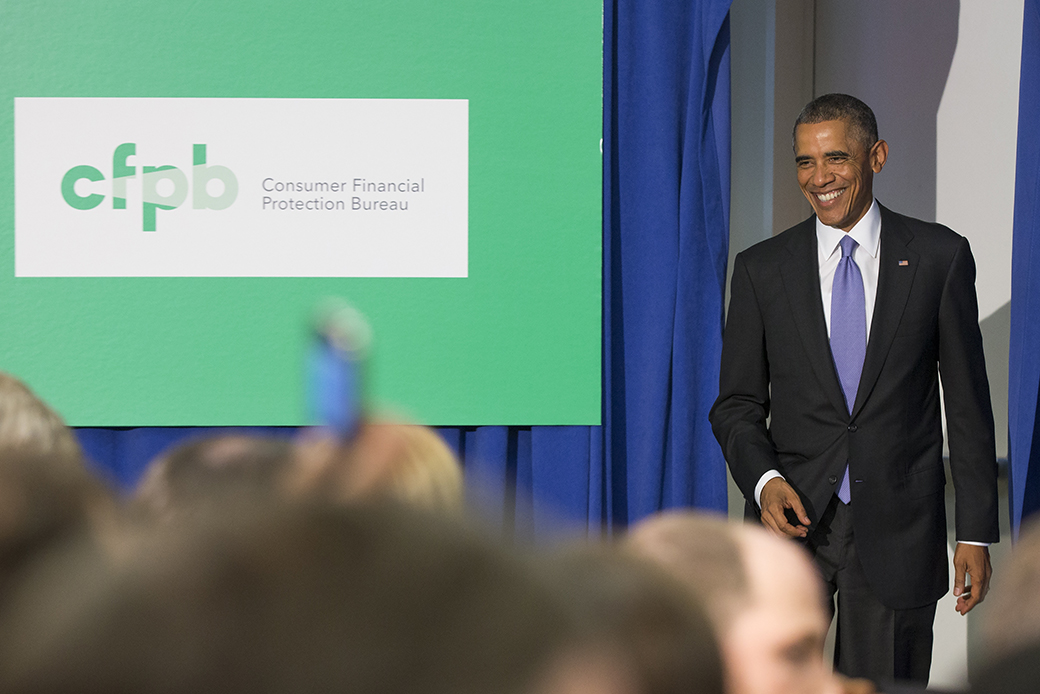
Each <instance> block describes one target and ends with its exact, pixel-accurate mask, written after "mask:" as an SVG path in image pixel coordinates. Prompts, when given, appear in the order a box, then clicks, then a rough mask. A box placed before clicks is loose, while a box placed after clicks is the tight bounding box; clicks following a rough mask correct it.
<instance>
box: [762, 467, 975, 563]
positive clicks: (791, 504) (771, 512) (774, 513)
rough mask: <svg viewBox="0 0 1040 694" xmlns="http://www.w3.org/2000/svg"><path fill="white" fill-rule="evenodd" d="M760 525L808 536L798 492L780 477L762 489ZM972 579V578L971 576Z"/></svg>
mask: <svg viewBox="0 0 1040 694" xmlns="http://www.w3.org/2000/svg"><path fill="white" fill-rule="evenodd" d="M760 500H761V502H762V524H763V525H765V526H766V527H767V528H769V529H770V530H772V531H773V532H774V533H776V534H777V535H779V536H780V537H806V536H807V535H808V534H809V530H808V527H809V516H808V515H806V513H805V507H804V506H802V500H801V499H799V498H798V492H796V491H795V490H794V488H793V487H792V486H791V485H789V484H788V483H787V481H786V480H784V478H782V477H774V478H773V479H771V480H769V481H768V482H766V486H764V487H762V495H761V497H760ZM787 509H791V510H792V511H794V514H795V516H797V517H798V520H799V521H800V522H801V525H791V523H790V522H788V520H787V515H786V514H785V511H786V510H787ZM973 579H974V576H973Z"/></svg>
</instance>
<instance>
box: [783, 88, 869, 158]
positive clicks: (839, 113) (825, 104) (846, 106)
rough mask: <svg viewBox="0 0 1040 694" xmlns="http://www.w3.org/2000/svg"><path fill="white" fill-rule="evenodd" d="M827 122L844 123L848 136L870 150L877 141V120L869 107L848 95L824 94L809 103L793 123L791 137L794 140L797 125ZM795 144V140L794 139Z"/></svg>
mask: <svg viewBox="0 0 1040 694" xmlns="http://www.w3.org/2000/svg"><path fill="white" fill-rule="evenodd" d="M829 120H840V121H844V122H845V124H846V125H847V126H848V127H849V130H850V135H852V136H853V137H855V138H856V139H858V140H859V141H860V142H862V143H863V146H864V147H866V148H867V149H870V148H871V147H873V146H874V143H875V142H877V141H878V129H877V119H876V118H874V112H873V111H871V110H870V107H869V106H867V105H866V104H865V103H863V102H862V101H860V100H859V99H857V98H856V97H854V96H849V95H848V94H824V95H823V96H819V97H816V98H815V99H813V100H812V101H810V102H809V103H808V104H807V105H806V107H805V108H803V109H802V112H801V113H800V114H798V119H797V120H796V121H795V122H794V131H793V132H792V134H791V136H792V139H794V138H796V136H797V133H798V126H799V125H815V124H817V123H823V122H825V121H829ZM794 141H795V142H796V143H797V140H796V139H794Z"/></svg>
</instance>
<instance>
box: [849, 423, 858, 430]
mask: <svg viewBox="0 0 1040 694" xmlns="http://www.w3.org/2000/svg"><path fill="white" fill-rule="evenodd" d="M857 429H859V427H858V426H856V425H855V424H850V425H849V431H851V432H855V431H856V430H857Z"/></svg>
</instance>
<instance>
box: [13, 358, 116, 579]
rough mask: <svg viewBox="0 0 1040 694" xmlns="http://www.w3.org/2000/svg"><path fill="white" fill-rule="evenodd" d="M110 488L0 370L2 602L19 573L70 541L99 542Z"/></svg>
mask: <svg viewBox="0 0 1040 694" xmlns="http://www.w3.org/2000/svg"><path fill="white" fill-rule="evenodd" d="M115 524H116V505H115V500H114V498H113V496H112V494H111V491H110V490H109V489H108V488H107V487H106V486H105V485H104V484H103V483H102V482H101V481H100V480H98V479H97V478H96V477H95V476H94V475H92V474H91V473H90V471H89V470H87V468H86V466H85V464H84V461H83V455H82V452H81V450H80V447H79V444H78V443H77V442H76V438H75V436H74V435H73V433H72V430H70V429H69V427H67V426H66V425H65V422H64V421H63V420H62V418H61V416H60V415H59V414H58V413H57V412H55V411H54V410H53V409H51V408H50V407H49V406H48V405H47V403H45V402H43V400H41V399H40V398H39V397H37V396H36V394H35V393H33V392H32V390H30V389H29V387H28V386H26V385H25V384H24V383H22V382H21V381H20V380H18V379H17V378H15V377H13V376H11V375H9V374H7V373H3V372H0V599H3V598H4V597H5V596H6V594H7V593H8V592H9V590H10V587H11V585H12V584H13V583H14V581H15V580H16V578H17V577H18V576H19V575H20V574H21V573H22V572H23V571H24V570H25V568H26V567H27V566H28V565H30V564H31V563H33V562H34V561H38V560H42V559H43V558H44V557H46V555H48V554H49V553H50V551H51V550H54V549H55V548H57V547H60V546H62V545H63V544H65V543H66V542H67V541H70V540H71V539H73V538H77V539H78V538H90V540H91V541H94V542H98V541H105V540H107V539H108V538H109V537H111V536H112V535H113V533H114V530H115Z"/></svg>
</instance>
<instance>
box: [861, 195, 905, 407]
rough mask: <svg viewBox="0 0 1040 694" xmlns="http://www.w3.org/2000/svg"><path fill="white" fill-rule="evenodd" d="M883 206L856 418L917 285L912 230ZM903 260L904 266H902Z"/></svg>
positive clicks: (877, 374)
mask: <svg viewBox="0 0 1040 694" xmlns="http://www.w3.org/2000/svg"><path fill="white" fill-rule="evenodd" d="M879 207H880V209H881V259H880V266H879V269H878V287H877V298H876V300H875V302H874V316H873V319H872V320H871V323H870V339H869V340H868V341H867V354H866V357H865V358H864V360H863V373H862V374H861V375H860V379H859V389H858V390H857V391H856V404H855V407H854V408H853V410H852V416H853V417H855V416H856V415H858V414H859V411H860V410H861V409H862V408H863V403H864V402H866V400H867V398H868V397H870V392H871V391H872V390H873V389H874V386H875V385H876V384H877V380H878V376H880V375H881V368H882V367H883V366H884V365H885V359H886V358H887V357H888V352H889V350H890V349H891V348H892V339H893V338H894V337H895V334H896V329H897V328H898V327H899V322H900V320H902V318H903V310H904V309H905V308H906V301H907V299H908V298H909V296H910V288H911V287H912V286H913V284H914V275H915V274H916V273H917V262H918V260H919V256H918V254H917V253H915V252H913V251H912V250H910V249H909V248H908V247H907V246H908V245H909V243H910V241H911V240H912V239H913V233H912V232H911V231H910V229H909V228H908V227H907V226H906V225H905V224H904V223H903V222H902V220H900V219H899V217H898V216H897V215H895V214H894V213H892V212H891V211H889V210H888V209H886V208H885V207H882V206H880V204H879ZM900 262H903V263H904V264H903V265H900Z"/></svg>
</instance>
